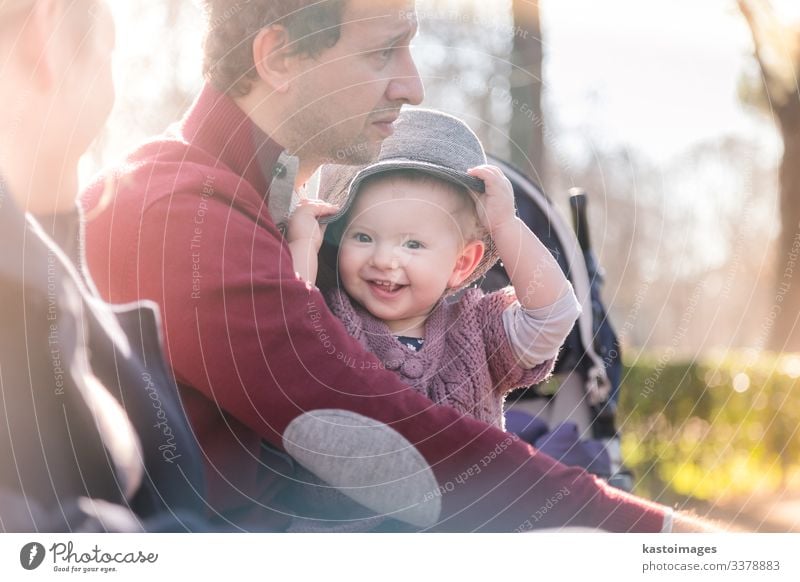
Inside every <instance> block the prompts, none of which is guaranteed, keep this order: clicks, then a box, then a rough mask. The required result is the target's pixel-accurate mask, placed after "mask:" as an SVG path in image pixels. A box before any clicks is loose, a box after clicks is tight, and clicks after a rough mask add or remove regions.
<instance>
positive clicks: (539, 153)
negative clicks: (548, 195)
mask: <svg viewBox="0 0 800 582" xmlns="http://www.w3.org/2000/svg"><path fill="white" fill-rule="evenodd" d="M513 11H514V45H513V49H512V53H511V63H512V70H511V77H510V84H511V104H512V108H513V111H512V115H511V128H510V131H509V137H510V139H511V161H512V163H513V164H514V165H516V166H517V167H519V168H520V169H522V170H523V171H524V172H525V173H526V174H528V175H530V176H532V177H533V178H535V179H536V180H537V181H538V182H539V183H540V184H541V183H543V182H544V178H545V176H544V167H545V165H544V164H545V147H544V116H543V115H542V32H541V25H540V20H539V3H538V0H513Z"/></svg>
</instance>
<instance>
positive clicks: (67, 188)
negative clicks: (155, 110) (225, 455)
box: [0, 0, 207, 532]
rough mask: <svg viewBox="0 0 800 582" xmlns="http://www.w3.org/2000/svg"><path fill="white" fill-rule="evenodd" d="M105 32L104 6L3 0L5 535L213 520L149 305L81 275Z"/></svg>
mask: <svg viewBox="0 0 800 582" xmlns="http://www.w3.org/2000/svg"><path fill="white" fill-rule="evenodd" d="M114 34H115V33H114V24H113V21H112V18H111V14H110V12H109V9H108V6H107V5H106V4H105V2H104V1H103V0H0V78H1V79H2V82H0V112H2V113H0V241H2V242H1V243H0V246H2V253H0V321H2V326H0V531H6V532H22V531H40V532H60V531H71V532H100V531H118V532H119V531H123V532H128V531H141V530H158V531H185V530H197V529H206V527H207V524H206V523H205V522H204V521H203V520H202V519H201V518H199V517H198V516H199V515H200V510H201V507H202V498H203V494H204V492H203V475H202V464H201V462H200V460H199V456H198V451H197V446H196V443H195V442H194V439H193V436H192V434H191V432H190V430H189V427H188V424H187V423H186V420H185V416H184V413H183V411H182V409H181V408H180V405H179V401H178V399H177V395H176V391H175V387H174V381H172V380H171V377H170V375H169V374H168V369H167V367H166V366H165V364H164V361H163V357H162V355H161V354H162V351H161V341H160V337H159V335H158V334H159V332H158V320H157V315H156V312H155V311H154V309H153V308H152V306H149V305H146V304H132V305H128V306H124V307H118V308H114V309H112V308H111V307H110V306H108V305H106V304H105V303H104V302H103V301H102V300H100V299H99V298H98V296H97V295H96V293H95V291H94V288H93V284H92V283H91V281H88V280H86V279H84V278H83V277H82V276H81V275H80V273H79V271H78V268H77V267H76V265H78V264H79V263H81V262H82V260H81V240H80V232H81V229H80V220H81V217H80V214H79V211H78V209H77V206H76V198H77V194H78V162H79V160H80V158H81V156H82V155H83V154H84V152H85V151H86V150H87V149H88V147H89V146H90V144H91V143H92V141H93V140H94V138H95V136H96V135H97V134H98V133H99V132H100V130H101V129H102V127H103V125H104V123H105V120H106V118H107V116H108V114H109V112H110V111H111V108H112V105H113V103H114V87H113V83H112V75H111V54H112V50H113V47H114V38H115V37H114ZM126 332H127V333H126Z"/></svg>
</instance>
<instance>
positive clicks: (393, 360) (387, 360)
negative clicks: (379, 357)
mask: <svg viewBox="0 0 800 582" xmlns="http://www.w3.org/2000/svg"><path fill="white" fill-rule="evenodd" d="M405 359H406V355H405V354H404V353H403V350H401V349H399V348H392V349H390V350H389V351H388V352H386V355H385V356H384V358H383V364H384V365H385V366H386V369H387V370H399V369H400V366H402V365H403V360H405Z"/></svg>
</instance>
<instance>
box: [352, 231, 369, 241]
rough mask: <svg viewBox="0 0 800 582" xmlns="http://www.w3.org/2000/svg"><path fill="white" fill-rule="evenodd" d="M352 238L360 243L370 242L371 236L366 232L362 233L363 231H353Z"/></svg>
mask: <svg viewBox="0 0 800 582" xmlns="http://www.w3.org/2000/svg"><path fill="white" fill-rule="evenodd" d="M353 238H354V239H355V240H356V242H360V243H368V242H372V237H371V236H369V235H368V234H364V233H363V232H357V233H355V234H354V235H353Z"/></svg>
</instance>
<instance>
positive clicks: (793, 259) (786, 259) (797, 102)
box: [745, 95, 800, 352]
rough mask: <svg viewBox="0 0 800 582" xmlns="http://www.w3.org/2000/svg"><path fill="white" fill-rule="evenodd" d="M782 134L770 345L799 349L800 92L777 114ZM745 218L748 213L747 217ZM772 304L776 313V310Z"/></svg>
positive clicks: (788, 349)
mask: <svg viewBox="0 0 800 582" xmlns="http://www.w3.org/2000/svg"><path fill="white" fill-rule="evenodd" d="M778 119H779V126H780V131H781V136H782V137H783V148H784V149H783V159H782V160H781V167H780V172H779V179H780V211H781V233H780V236H779V238H778V240H779V245H780V246H779V255H778V260H777V262H776V272H775V294H774V297H775V302H776V306H775V307H777V306H779V307H780V311H779V312H778V315H777V317H776V318H775V322H774V325H773V328H772V332H771V334H770V338H769V348H770V349H772V350H775V351H779V352H798V351H800V324H799V323H798V320H799V319H800V96H797V95H795V96H794V98H790V99H789V101H788V102H787V103H786V104H784V105H783V106H782V107H781V109H780V112H779V115H778ZM745 219H746V217H745ZM775 307H773V313H774V312H775V311H776V309H775Z"/></svg>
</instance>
